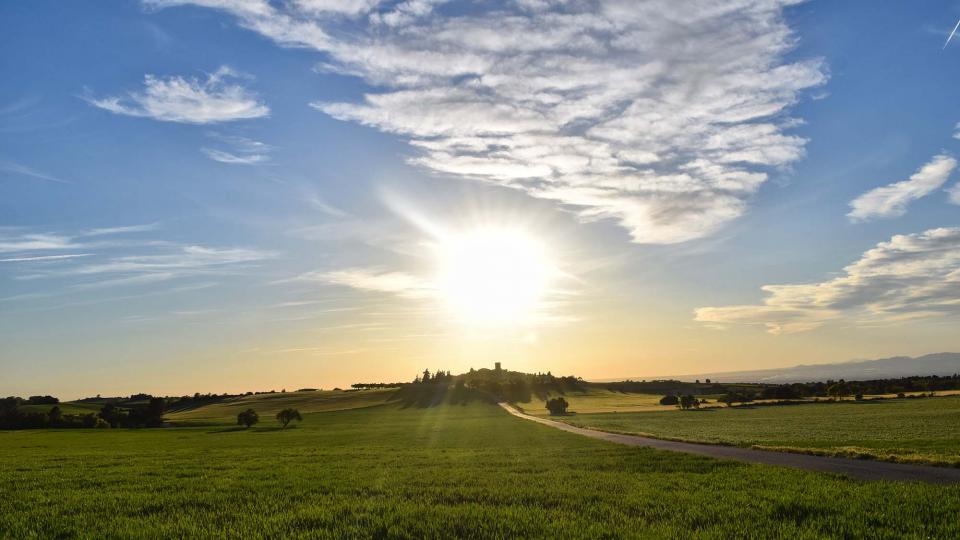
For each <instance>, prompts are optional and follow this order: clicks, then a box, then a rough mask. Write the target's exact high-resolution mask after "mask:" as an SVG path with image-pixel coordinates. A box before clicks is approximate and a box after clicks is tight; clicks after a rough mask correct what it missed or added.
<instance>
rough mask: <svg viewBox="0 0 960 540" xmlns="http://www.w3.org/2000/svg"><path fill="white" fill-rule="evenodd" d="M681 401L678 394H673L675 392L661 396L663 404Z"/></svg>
mask: <svg viewBox="0 0 960 540" xmlns="http://www.w3.org/2000/svg"><path fill="white" fill-rule="evenodd" d="M679 402H680V400H679V399H677V396H675V395H673V394H667V395H665V396H663V397H662V398H660V404H661V405H676V404H677V403H679Z"/></svg>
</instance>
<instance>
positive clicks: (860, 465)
mask: <svg viewBox="0 0 960 540" xmlns="http://www.w3.org/2000/svg"><path fill="white" fill-rule="evenodd" d="M499 405H500V406H501V407H503V408H504V409H506V410H507V412H509V413H510V414H512V415H514V416H516V417H518V418H523V419H524V420H530V421H532V422H537V423H539V424H543V425H545V426H550V427H553V428H557V429H561V430H563V431H567V432H570V433H576V434H577V435H583V436H584V437H591V438H593V439H600V440H603V441H609V442H613V443H618V444H626V445H630V446H645V447H649V448H656V449H658V450H668V451H671V452H685V453H688V454H699V455H702V456H709V457H714V458H719V459H735V460H739V461H746V462H749V463H763V464H765V465H779V466H782V467H794V468H797V469H806V470H809V471H817V472H825V473H834V474H843V475H846V476H849V477H851V478H856V479H858V480H870V481H876V480H896V481H905V482H927V483H930V484H956V483H960V469H952V468H946V467H930V466H925V465H907V464H902V463H887V462H883V461H870V460H862V459H849V458H835V457H823V456H811V455H807V454H794V453H789V452H770V451H766V450H754V449H752V448H740V447H736V446H720V445H712V444H696V443H686V442H677V441H665V440H662V439H654V438H651V437H641V436H639V435H622V434H619V433H608V432H606V431H597V430H594V429H585V428H579V427H575V426H571V425H570V424H566V423H563V422H557V421H555V420H549V419H547V418H539V417H536V416H530V415H528V414H524V413H522V412H520V411H518V410H517V409H515V408H513V407H512V406H510V405H509V404H507V403H500V404H499Z"/></svg>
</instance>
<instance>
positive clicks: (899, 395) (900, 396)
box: [897, 392, 907, 399]
mask: <svg viewBox="0 0 960 540" xmlns="http://www.w3.org/2000/svg"><path fill="white" fill-rule="evenodd" d="M897 397H898V398H900V399H903V398H905V397H907V395H906V394H904V393H903V392H897Z"/></svg>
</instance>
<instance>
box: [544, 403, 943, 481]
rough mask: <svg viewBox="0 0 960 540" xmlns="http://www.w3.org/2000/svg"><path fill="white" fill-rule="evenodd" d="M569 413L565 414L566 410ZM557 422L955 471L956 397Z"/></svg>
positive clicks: (587, 417) (597, 416) (599, 416)
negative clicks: (947, 467) (947, 468)
mask: <svg viewBox="0 0 960 540" xmlns="http://www.w3.org/2000/svg"><path fill="white" fill-rule="evenodd" d="M571 409H573V407H571ZM563 420H565V421H567V422H569V423H571V424H574V425H577V426H582V427H592V428H597V429H601V430H606V431H616V432H623V433H639V434H649V435H653V436H657V437H665V438H676V439H682V440H690V441H699V442H710V443H725V444H734V445H740V446H752V445H756V446H763V447H783V448H788V449H791V450H793V451H805V452H810V453H824V454H829V455H847V456H853V457H866V458H874V459H883V460H887V461H902V462H920V463H932V464H939V465H953V466H960V396H956V395H951V396H944V397H936V398H924V399H889V400H867V401H860V402H857V401H852V400H850V401H847V402H845V403H819V404H813V403H812V404H809V405H785V406H766V407H734V408H714V409H706V410H699V411H697V410H693V411H677V410H673V411H661V412H645V413H628V414H621V413H616V414H614V413H610V414H584V413H579V411H578V414H576V415H573V416H569V417H565V418H563Z"/></svg>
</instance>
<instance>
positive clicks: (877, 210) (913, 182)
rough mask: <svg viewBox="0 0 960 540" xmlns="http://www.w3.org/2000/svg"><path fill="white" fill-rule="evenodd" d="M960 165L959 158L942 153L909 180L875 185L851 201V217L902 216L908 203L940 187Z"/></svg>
mask: <svg viewBox="0 0 960 540" xmlns="http://www.w3.org/2000/svg"><path fill="white" fill-rule="evenodd" d="M956 167H957V160H956V159H954V158H953V157H951V156H949V155H947V154H938V155H936V156H934V157H933V159H932V160H930V162H929V163H927V164H926V165H924V166H923V167H921V168H920V169H919V170H917V172H915V173H913V175H912V176H910V178H909V179H908V180H903V181H901V182H896V183H893V184H890V185H888V186H883V187H878V188H876V189H872V190H870V191H868V192H866V193H864V194H863V195H860V196H859V197H857V198H856V199H854V200H853V201H852V202H851V203H850V208H851V210H850V213H849V214H847V216H848V217H849V218H850V220H851V221H865V220H868V219H873V218H890V217H898V216H902V215H903V214H905V213H906V212H907V205H908V204H910V203H911V202H913V201H915V200H917V199H920V198H921V197H925V196H927V195H929V194H930V193H933V192H934V191H936V190H937V189H938V188H939V187H940V186H942V185H943V184H944V182H946V181H947V179H948V178H949V177H950V173H952V172H953V170H954V169H955V168H956Z"/></svg>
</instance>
